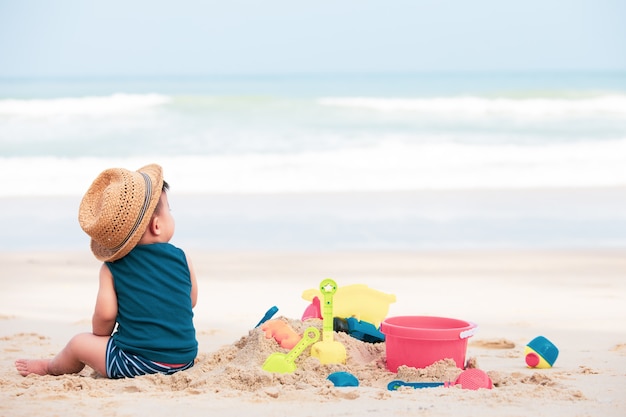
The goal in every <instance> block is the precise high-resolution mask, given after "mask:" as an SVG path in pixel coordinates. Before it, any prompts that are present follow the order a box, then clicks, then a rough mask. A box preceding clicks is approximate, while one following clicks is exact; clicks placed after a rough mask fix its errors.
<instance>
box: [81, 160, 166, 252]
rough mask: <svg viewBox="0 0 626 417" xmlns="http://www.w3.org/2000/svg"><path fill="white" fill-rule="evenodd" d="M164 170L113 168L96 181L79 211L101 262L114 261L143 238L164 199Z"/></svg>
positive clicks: (153, 166) (82, 224)
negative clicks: (160, 199)
mask: <svg viewBox="0 0 626 417" xmlns="http://www.w3.org/2000/svg"><path fill="white" fill-rule="evenodd" d="M162 188H163V171H162V169H161V167H160V166H159V165H156V164H151V165H147V166H145V167H143V168H140V169H138V170H137V171H129V170H127V169H123V168H111V169H107V170H105V171H103V172H102V173H101V174H100V175H99V176H98V178H96V179H95V180H94V182H93V184H91V187H89V190H87V193H86V194H85V196H84V197H83V200H82V201H81V203H80V208H79V210H78V222H79V223H80V227H81V228H82V229H83V230H84V231H85V233H87V234H88V235H89V236H91V251H92V252H93V254H94V255H95V256H96V258H97V259H99V260H101V261H104V262H112V261H115V260H117V259H120V258H122V257H124V256H125V255H126V254H128V252H130V251H131V250H132V249H133V248H134V247H135V245H137V243H138V242H139V240H140V239H141V237H142V236H143V234H144V232H145V231H146V228H147V227H148V223H149V222H150V219H151V217H152V214H153V213H154V210H155V208H156V206H157V203H158V202H159V198H160V197H161V190H162Z"/></svg>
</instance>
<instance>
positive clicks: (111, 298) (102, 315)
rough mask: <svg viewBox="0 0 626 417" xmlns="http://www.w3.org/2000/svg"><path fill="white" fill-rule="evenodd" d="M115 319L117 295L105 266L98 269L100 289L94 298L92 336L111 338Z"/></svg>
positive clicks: (111, 277)
mask: <svg viewBox="0 0 626 417" xmlns="http://www.w3.org/2000/svg"><path fill="white" fill-rule="evenodd" d="M116 317H117V295H116V294H115V287H114V286H113V275H111V271H110V270H109V268H108V267H107V266H106V264H102V267H101V268H100V288H99V289H98V297H97V298H96V308H95V311H94V313H93V318H92V321H91V323H92V328H93V334H95V335H96V336H111V333H113V329H114V328H115V319H116Z"/></svg>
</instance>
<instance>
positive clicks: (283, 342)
mask: <svg viewBox="0 0 626 417" xmlns="http://www.w3.org/2000/svg"><path fill="white" fill-rule="evenodd" d="M261 330H263V331H264V332H265V337H266V338H267V339H269V338H271V337H273V338H274V339H275V340H276V341H277V342H278V344H279V345H280V346H281V347H283V348H285V349H293V347H294V346H295V345H297V344H298V342H299V341H300V339H302V336H300V335H299V334H298V333H296V331H295V330H293V329H292V328H291V327H289V325H288V324H287V323H285V322H284V321H282V320H278V319H276V320H269V321H266V322H265V323H263V324H262V325H261Z"/></svg>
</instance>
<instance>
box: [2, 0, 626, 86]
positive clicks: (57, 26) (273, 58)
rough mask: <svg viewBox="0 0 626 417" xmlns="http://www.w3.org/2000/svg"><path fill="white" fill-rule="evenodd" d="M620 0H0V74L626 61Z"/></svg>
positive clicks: (563, 66)
mask: <svg viewBox="0 0 626 417" xmlns="http://www.w3.org/2000/svg"><path fill="white" fill-rule="evenodd" d="M625 16H626V1H623V0H524V1H506V0H403V1H401V0H377V1H374V0H316V1H296V0H219V1H212V0H172V1H163V0H107V1H101V0H90V1H85V0H54V1H50V0H0V77H56V76H62V77H64V76H85V77H88V76H162V75H207V74H251V73H252V74H266V73H269V74H282V73H320V72H330V73H337V72H417V71H527V70H618V71H620V70H626V24H624V17H625Z"/></svg>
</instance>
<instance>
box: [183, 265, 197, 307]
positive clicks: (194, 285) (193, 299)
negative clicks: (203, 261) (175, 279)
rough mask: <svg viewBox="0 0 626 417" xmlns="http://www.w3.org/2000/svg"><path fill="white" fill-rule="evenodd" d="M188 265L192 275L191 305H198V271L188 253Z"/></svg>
mask: <svg viewBox="0 0 626 417" xmlns="http://www.w3.org/2000/svg"><path fill="white" fill-rule="evenodd" d="M185 256H186V257H187V266H189V275H190V277H191V307H195V306H196V302H198V280H197V279H196V271H195V270H194V269H193V265H192V264H191V260H190V259H189V257H188V256H187V255H185Z"/></svg>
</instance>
